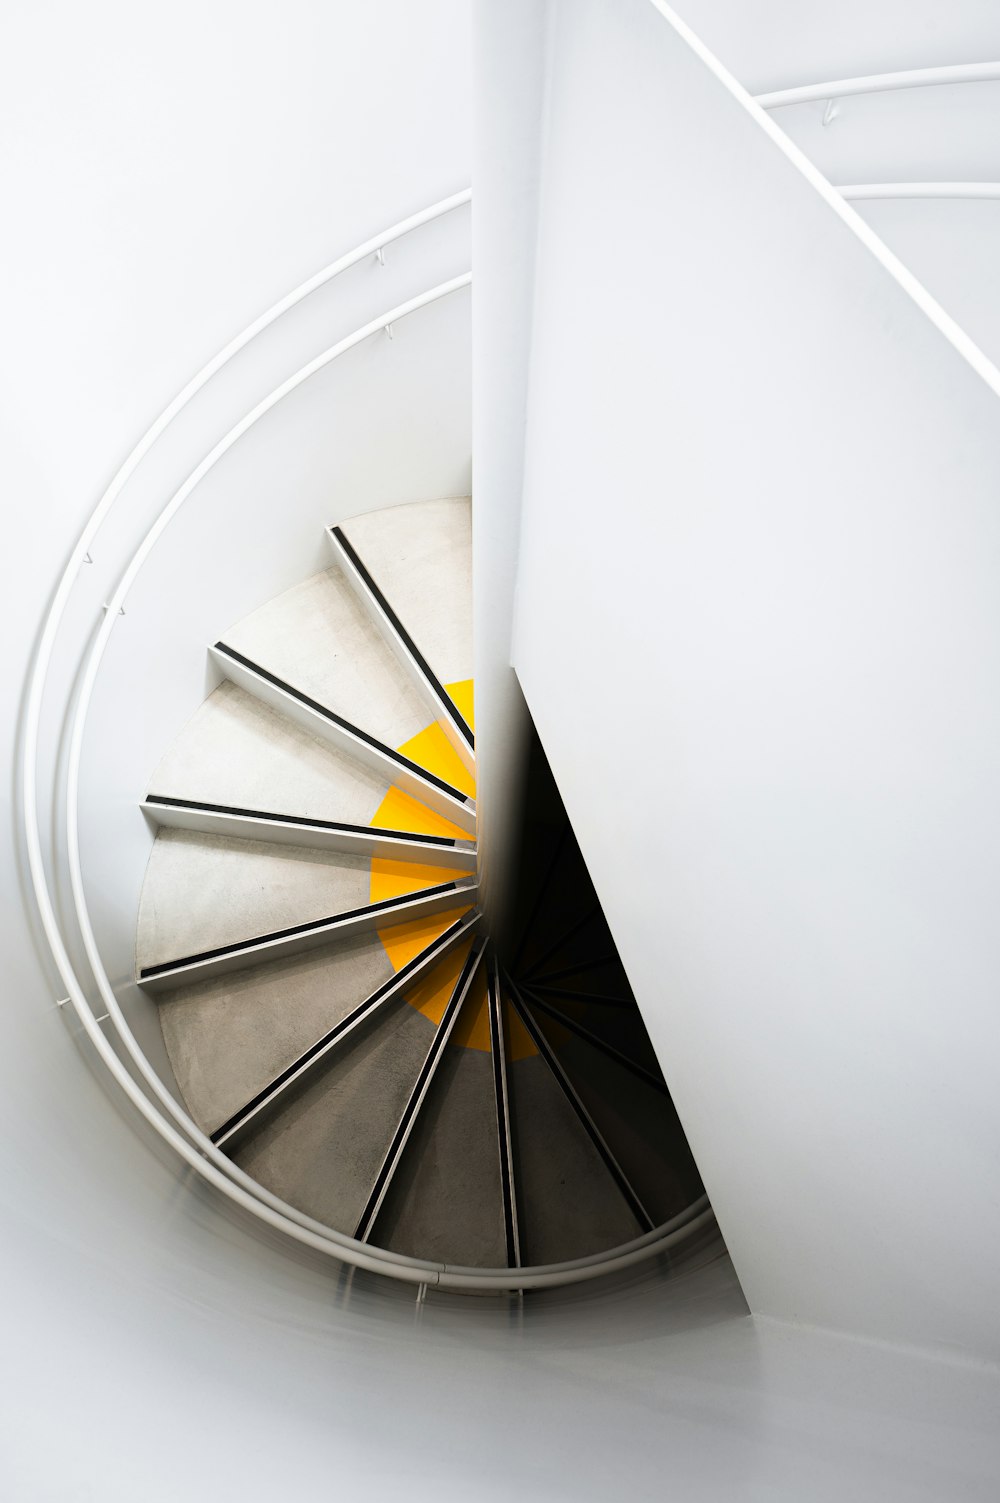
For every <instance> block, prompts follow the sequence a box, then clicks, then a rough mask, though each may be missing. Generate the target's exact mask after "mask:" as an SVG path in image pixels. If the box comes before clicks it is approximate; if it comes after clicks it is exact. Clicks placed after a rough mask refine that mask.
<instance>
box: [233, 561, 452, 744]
mask: <svg viewBox="0 0 1000 1503" xmlns="http://www.w3.org/2000/svg"><path fill="white" fill-rule="evenodd" d="M222 639H223V641H224V642H225V643H226V645H227V647H233V648H235V649H236V651H237V652H240V653H242V654H243V655H244V657H248V658H250V659H251V660H252V661H253V662H255V663H257V664H259V665H260V667H262V668H265V669H267V671H268V672H269V673H273V674H276V675H277V677H278V678H280V679H283V680H284V681H285V682H286V683H288V684H291V686H292V687H293V688H295V689H298V690H300V691H301V692H303V693H305V694H308V695H309V697H310V698H311V699H315V700H318V701H319V703H320V704H321V705H324V706H325V707H326V708H327V709H328V710H333V711H334V712H335V713H336V714H338V715H341V716H343V718H344V719H345V720H348V721H350V723H351V724H352V725H355V726H357V727H358V728H359V729H360V730H363V731H366V732H367V733H368V735H370V736H374V737H375V739H376V740H377V741H381V742H382V744H383V745H384V746H388V747H397V746H401V745H402V744H403V742H404V741H409V740H410V738H411V737H412V736H415V735H416V734H417V733H418V731H422V730H423V729H424V727H425V726H426V725H427V723H428V721H429V720H431V719H432V718H433V717H432V715H431V714H430V713H429V710H428V704H427V700H426V699H425V698H423V697H422V696H421V695H420V694H419V693H418V692H417V690H416V689H415V688H414V687H413V684H412V682H411V680H410V677H409V675H408V673H407V672H406V670H405V669H404V668H403V667H402V665H401V664H400V663H399V662H398V661H397V660H396V658H395V657H394V656H393V653H392V651H391V650H390V648H389V647H387V646H386V644H385V642H384V641H383V639H382V637H381V635H380V634H379V630H378V628H377V627H376V626H375V625H374V624H373V622H372V621H371V619H370V617H369V615H368V613H367V610H366V608H365V606H364V605H363V604H362V602H361V601H360V600H359V599H358V598H357V596H356V595H355V593H354V591H353V590H352V588H351V586H350V585H349V584H348V583H347V581H346V580H345V579H344V577H343V575H342V574H341V572H340V570H339V569H337V568H331V569H326V570H324V572H323V573H322V574H313V575H312V576H311V577H310V578H309V579H305V580H303V581H302V583H301V584H297V585H294V586H293V587H292V588H291V589H290V590H286V591H285V592H284V594H282V595H277V596H275V598H274V599H273V600H269V601H268V602H267V604H266V605H262V606H261V607H260V608H259V609H258V610H256V611H254V612H253V614H252V615H250V616H247V617H245V619H244V620H242V621H240V622H237V623H236V625H234V626H231V627H229V628H228V629H227V630H226V631H225V632H224V633H223V638H222Z"/></svg>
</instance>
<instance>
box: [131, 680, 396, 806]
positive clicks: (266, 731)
mask: <svg viewBox="0 0 1000 1503" xmlns="http://www.w3.org/2000/svg"><path fill="white" fill-rule="evenodd" d="M388 791H389V783H388V780H387V779H385V778H381V777H378V776H376V775H375V774H374V773H372V772H370V771H369V770H368V769H367V768H366V767H364V766H363V765H362V764H361V763H360V762H356V761H355V760H354V759H353V758H351V757H348V756H345V755H344V753H343V752H340V751H338V750H337V749H336V748H335V747H332V746H330V745H328V744H327V743H325V742H323V741H320V740H319V739H318V738H317V737H315V736H311V735H310V734H309V732H308V731H306V730H303V729H302V728H301V727H300V726H297V725H296V724H295V723H294V722H293V721H291V720H289V719H287V718H286V717H285V716H284V715H281V714H279V713H278V711H276V710H273V709H271V708H270V706H268V705H265V704H264V703H263V702H262V701H261V700H258V699H255V698H254V697H253V695H251V694H247V693H246V692H245V691H244V690H243V689H240V688H239V687H237V685H236V684H231V683H228V682H226V683H222V684H220V685H219V687H218V688H217V689H216V690H215V691H214V692H213V693H212V694H210V695H209V697H208V698H207V699H206V700H205V702H204V704H202V705H201V706H200V708H199V709H198V710H197V711H196V712H195V714H194V715H193V716H192V717H191V719H190V720H189V721H188V722H187V724H186V725H185V726H184V727H183V729H182V730H181V731H180V733H179V734H178V735H177V736H176V737H175V739H174V741H173V742H172V744H171V746H170V747H169V749H168V750H167V752H166V753H165V755H164V756H163V757H162V758H161V760H160V762H159V764H158V766H157V768H156V771H155V772H154V773H153V776H152V778H151V779H150V792H151V793H155V794H159V795H160V796H161V797H169V798H185V799H194V800H198V801H200V802H202V803H206V804H225V805H228V806H230V807H231V806H234V805H235V806H237V807H239V808H245V809H267V810H269V811H270V812H272V813H275V814H287V815H292V816H299V817H304V818H307V819H328V820H335V821H339V822H341V823H344V824H357V825H367V824H370V823H371V820H372V818H373V816H374V815H375V812H376V810H377V809H378V808H379V805H380V804H381V803H382V801H383V799H384V798H385V796H386V794H387V793H388Z"/></svg>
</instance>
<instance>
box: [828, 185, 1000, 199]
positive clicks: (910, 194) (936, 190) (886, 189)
mask: <svg viewBox="0 0 1000 1503" xmlns="http://www.w3.org/2000/svg"><path fill="white" fill-rule="evenodd" d="M837 192H838V193H840V194H842V195H843V197H844V198H850V199H855V200H857V199H865V198H1000V183H958V182H954V183H952V182H943V183H843V184H842V185H839V186H838V188H837Z"/></svg>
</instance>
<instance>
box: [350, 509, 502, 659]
mask: <svg viewBox="0 0 1000 1503" xmlns="http://www.w3.org/2000/svg"><path fill="white" fill-rule="evenodd" d="M341 529H342V531H343V532H344V535H345V536H346V538H347V540H348V541H349V542H350V544H351V546H352V547H353V548H354V549H355V550H356V551H357V552H358V554H359V555H360V556H361V560H362V562H363V563H364V565H365V567H366V569H367V570H368V572H369V573H370V574H371V575H372V577H373V579H374V580H375V582H376V584H377V585H378V587H379V589H380V590H381V591H382V593H383V595H385V597H386V599H387V600H388V601H389V604H390V605H391V606H392V608H393V610H394V611H395V612H396V615H397V616H398V617H399V619H400V620H401V621H402V623H403V625H404V626H405V627H406V630H407V631H408V632H409V634H410V636H411V637H412V638H413V640H414V641H415V642H416V644H417V646H418V647H419V648H420V651H421V652H422V653H423V655H424V657H425V658H426V659H427V662H428V663H429V664H430V667H431V669H432V671H433V673H434V675H435V677H436V678H437V679H438V681H439V682H440V683H442V684H450V683H454V682H456V681H458V680H463V679H469V678H472V675H473V661H472V504H471V501H470V500H469V498H468V497H467V496H458V497H452V498H449V499H447V500H435V501H411V502H409V503H408V504H407V505H405V506H393V507H390V508H388V509H386V510H383V511H377V512H369V513H368V514H366V515H365V516H361V517H354V518H352V519H351V520H350V521H348V522H342V523H341Z"/></svg>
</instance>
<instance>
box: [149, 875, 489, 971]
mask: <svg viewBox="0 0 1000 1503" xmlns="http://www.w3.org/2000/svg"><path fill="white" fill-rule="evenodd" d="M475 888H476V884H475V882H468V883H462V882H441V883H438V884H437V885H436V886H434V887H424V888H422V889H421V890H420V891H419V892H412V893H407V894H406V895H405V896H404V897H401V898H382V899H381V900H380V901H379V902H377V903H366V904H365V905H364V906H363V907H361V908H349V909H347V910H345V912H344V913H333V914H330V915H329V916H328V917H326V918H322V919H310V920H309V922H308V923H305V924H293V925H292V926H291V927H290V928H287V929H276V930H275V931H274V932H273V933H270V934H258V935H256V936H255V937H254V938H253V939H241V940H237V941H236V942H235V943H234V944H231V945H218V946H216V948H215V949H212V950H203V951H201V952H199V953H198V954H197V955H184V956H182V957H180V959H178V960H168V961H163V962H161V963H160V964H158V965H155V966H144V967H143V969H142V970H141V971H140V972H139V980H140V981H155V980H156V979H157V977H159V976H164V975H167V974H168V973H170V972H172V971H180V970H184V969H186V968H187V967H188V966H192V965H203V964H206V963H207V962H208V961H210V960H222V959H223V958H224V957H225V956H227V955H245V954H247V953H248V952H249V951H251V950H254V949H256V948H257V947H258V946H261V945H268V944H277V943H279V942H280V941H281V940H283V939H295V938H296V937H297V936H298V935H304V934H319V933H321V932H322V930H324V929H329V928H332V927H333V926H334V925H339V924H345V923H348V922H350V921H351V920H353V919H360V918H366V917H370V916H373V915H377V914H379V913H384V912H387V911H390V910H391V911H393V912H396V911H398V912H400V913H403V912H405V911H406V909H407V908H410V907H417V906H419V904H420V903H421V902H422V901H423V900H425V899H427V898H436V897H443V896H444V894H445V893H452V894H454V895H455V896H456V897H458V898H461V896H462V895H463V894H464V893H469V894H472V893H473V892H475Z"/></svg>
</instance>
